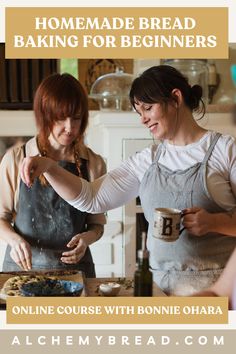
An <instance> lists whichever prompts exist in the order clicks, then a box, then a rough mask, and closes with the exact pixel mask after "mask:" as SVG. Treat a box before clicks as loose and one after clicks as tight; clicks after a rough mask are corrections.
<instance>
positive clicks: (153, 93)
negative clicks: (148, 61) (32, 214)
mask: <svg viewBox="0 0 236 354" xmlns="http://www.w3.org/2000/svg"><path fill="white" fill-rule="evenodd" d="M176 88H177V89H179V90H180V91H181V92H182V95H183V99H184V102H185V104H186V106H187V107H189V108H190V109H191V111H198V112H201V113H202V116H203V115H204V114H205V105H204V102H203V100H202V88H201V86H199V85H194V86H192V87H191V86H190V85H189V83H188V79H187V78H186V77H185V76H184V75H183V74H182V73H181V72H179V71H178V70H177V69H175V68H173V67H172V66H169V65H159V66H153V67H151V68H150V69H147V70H146V71H144V72H143V73H142V74H141V75H140V76H139V77H137V78H136V79H135V80H134V81H133V83H132V86H131V90H130V94H129V97H130V102H131V104H132V106H133V107H134V108H135V104H136V103H137V101H141V102H144V103H161V104H163V105H165V106H166V105H167V104H168V103H170V102H173V101H177V98H176V97H175V95H173V94H172V91H173V90H174V89H176Z"/></svg>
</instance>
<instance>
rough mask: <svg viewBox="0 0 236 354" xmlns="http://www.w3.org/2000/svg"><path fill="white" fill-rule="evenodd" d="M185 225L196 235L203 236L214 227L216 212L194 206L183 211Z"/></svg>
mask: <svg viewBox="0 0 236 354" xmlns="http://www.w3.org/2000/svg"><path fill="white" fill-rule="evenodd" d="M183 215H184V218H183V226H184V227H185V228H186V229H187V231H188V232H189V233H191V234H193V235H195V236H203V235H205V234H207V233H208V232H211V231H213V229H214V214H211V213H208V212H207V211H206V210H205V209H202V208H198V207H193V208H188V209H185V210H184V211H183Z"/></svg>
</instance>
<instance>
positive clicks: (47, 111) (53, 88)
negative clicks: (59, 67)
mask: <svg viewBox="0 0 236 354" xmlns="http://www.w3.org/2000/svg"><path fill="white" fill-rule="evenodd" d="M34 113H35V118H36V124H37V127H38V129H39V136H40V137H41V139H42V140H43V141H44V142H45V141H46V140H47V138H48V136H49V134H50V132H51V130H52V127H53V124H54V122H55V121H57V120H60V119H64V118H66V117H75V116H79V119H80V121H81V124H80V134H79V138H83V136H84V133H85V130H86V128H87V125H88V98H87V95H86V93H85V91H84V89H83V87H82V85H81V84H80V83H79V81H78V80H76V79H75V78H74V77H73V76H72V75H70V74H62V75H61V74H53V75H50V76H48V77H47V78H45V79H44V80H43V81H42V82H41V84H40V85H39V87H38V89H37V90H36V93H35V97H34Z"/></svg>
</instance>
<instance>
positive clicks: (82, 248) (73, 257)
mask: <svg viewBox="0 0 236 354" xmlns="http://www.w3.org/2000/svg"><path fill="white" fill-rule="evenodd" d="M88 233H89V231H87V232H83V233H81V234H77V235H75V236H74V237H72V239H71V240H70V242H69V243H68V244H67V247H69V248H72V247H74V248H73V250H71V251H67V252H63V253H62V257H61V261H62V262H63V263H67V264H77V263H79V261H80V260H81V258H83V256H84V255H85V252H86V249H87V247H88V244H87V242H86V241H85V240H86V235H87V234H88Z"/></svg>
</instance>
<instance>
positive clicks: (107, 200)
mask: <svg viewBox="0 0 236 354" xmlns="http://www.w3.org/2000/svg"><path fill="white" fill-rule="evenodd" d="M201 96H202V90H201V88H200V87H199V86H193V87H191V86H190V85H189V83H188V81H187V79H186V78H185V77H184V76H183V75H182V74H181V73H180V72H179V71H177V70H176V69H174V68H172V67H170V66H167V65H161V66H156V67H152V68H150V69H148V70H146V71H145V72H144V73H143V74H142V75H141V76H140V77H138V78H136V79H135V80H134V82H133V84H132V87H131V91H130V99H131V102H132V104H133V106H134V108H135V110H136V112H137V113H138V114H139V116H140V120H141V123H142V124H144V125H145V126H146V127H147V129H149V131H150V132H151V133H152V134H153V136H154V137H155V138H156V139H158V140H160V141H161V143H160V144H158V145H154V146H152V147H151V148H146V149H145V150H143V151H141V152H139V153H137V154H135V155H134V156H132V157H130V158H129V159H128V160H127V161H125V162H124V163H123V164H122V165H121V166H120V167H119V168H117V169H115V170H113V171H111V172H110V173H108V174H107V175H105V176H103V177H101V178H100V179H98V180H97V181H95V182H92V183H89V182H87V181H85V180H83V179H79V178H77V177H75V176H73V175H71V174H69V173H67V172H65V171H64V170H63V169H61V168H60V167H58V165H57V164H56V163H55V162H54V161H53V160H51V159H48V158H38V157H36V158H28V159H25V160H24V163H23V166H22V178H23V180H24V182H25V183H26V184H27V185H28V186H30V185H31V184H32V182H33V180H34V178H35V177H36V176H38V175H40V174H41V173H43V174H44V176H45V178H46V179H47V180H48V181H49V183H50V184H51V185H52V186H53V188H54V189H55V190H56V191H57V193H58V194H60V195H61V196H62V198H64V199H65V200H67V201H68V202H69V203H70V204H71V205H73V206H74V207H75V208H78V209H80V210H84V211H88V212H91V213H93V212H104V211H106V210H108V209H112V208H116V207H118V206H120V205H122V204H125V203H127V202H128V201H130V200H131V199H133V198H135V197H136V196H138V195H139V196H140V198H141V203H142V208H143V210H144V213H145V216H146V218H147V220H148V223H149V228H148V237H147V248H148V249H149V251H150V265H151V268H152V271H153V276H154V280H155V282H156V283H157V284H158V285H159V286H160V287H161V288H162V289H163V290H164V291H165V292H166V293H168V294H176V295H189V294H191V293H193V292H195V291H199V290H201V289H204V288H206V287H209V286H210V284H212V283H213V282H214V281H215V280H216V279H217V278H218V277H219V275H220V273H221V272H222V270H223V268H224V266H225V264H226V262H227V260H228V258H229V256H230V254H231V252H232V251H233V249H234V247H235V246H236V237H235V236H236V214H235V213H234V209H235V207H236V198H235V196H236V144H235V139H234V138H232V137H231V136H228V135H227V136H226V135H221V134H219V133H216V132H214V131H209V130H206V129H204V128H202V127H200V126H199V125H198V124H197V122H196V121H195V119H194V117H193V112H194V111H197V110H199V108H200V106H201ZM156 207H168V208H170V207H171V208H177V209H181V210H184V212H185V216H184V218H183V224H184V226H185V230H184V231H183V233H182V234H181V236H180V238H179V239H178V240H177V241H175V242H164V241H162V240H159V239H157V238H155V237H153V232H152V231H153V213H154V209H155V208H156Z"/></svg>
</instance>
